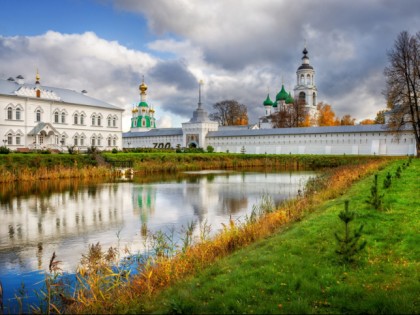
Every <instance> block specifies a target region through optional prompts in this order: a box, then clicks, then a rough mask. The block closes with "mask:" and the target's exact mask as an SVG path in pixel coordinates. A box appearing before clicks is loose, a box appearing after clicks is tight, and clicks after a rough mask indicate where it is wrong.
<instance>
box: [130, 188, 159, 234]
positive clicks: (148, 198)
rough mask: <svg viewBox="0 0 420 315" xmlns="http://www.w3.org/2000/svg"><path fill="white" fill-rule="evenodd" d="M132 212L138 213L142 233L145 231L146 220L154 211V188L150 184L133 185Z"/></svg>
mask: <svg viewBox="0 0 420 315" xmlns="http://www.w3.org/2000/svg"><path fill="white" fill-rule="evenodd" d="M132 198H133V213H134V214H137V215H140V220H141V226H142V227H141V229H142V235H145V233H146V232H147V221H148V220H149V217H150V216H151V215H153V213H154V212H155V205H156V188H155V187H153V186H152V185H141V186H137V185H133V193H132Z"/></svg>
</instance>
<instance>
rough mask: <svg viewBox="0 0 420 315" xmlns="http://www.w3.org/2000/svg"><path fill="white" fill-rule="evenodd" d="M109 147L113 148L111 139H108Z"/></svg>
mask: <svg viewBox="0 0 420 315" xmlns="http://www.w3.org/2000/svg"><path fill="white" fill-rule="evenodd" d="M108 146H109V147H110V146H111V137H109V138H108Z"/></svg>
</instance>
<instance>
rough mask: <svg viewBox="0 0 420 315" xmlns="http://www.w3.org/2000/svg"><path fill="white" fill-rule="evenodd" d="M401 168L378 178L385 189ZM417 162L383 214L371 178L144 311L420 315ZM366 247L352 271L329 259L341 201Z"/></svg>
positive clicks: (419, 166)
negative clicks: (371, 201) (370, 200)
mask: <svg viewBox="0 0 420 315" xmlns="http://www.w3.org/2000/svg"><path fill="white" fill-rule="evenodd" d="M402 163H403V161H396V162H394V163H393V164H392V165H391V166H390V167H388V168H386V169H385V170H383V171H381V172H380V173H379V183H380V187H381V191H383V189H382V183H383V179H384V178H385V175H386V172H388V171H390V172H391V174H392V175H394V174H395V170H396V168H397V166H398V165H402ZM419 174H420V160H418V159H417V160H413V162H412V164H411V165H410V166H409V167H408V168H407V169H406V170H403V172H402V176H401V178H400V179H396V178H393V180H392V186H391V187H390V188H389V189H388V192H387V194H386V196H385V197H384V203H385V208H386V210H385V211H376V210H373V209H369V206H368V205H367V204H366V203H364V200H365V199H366V198H367V197H368V195H369V191H370V187H371V185H372V182H373V176H370V177H368V178H367V179H364V180H362V181H361V182H359V183H358V184H356V185H354V186H353V187H352V188H351V189H350V191H349V192H348V193H346V194H345V195H344V196H342V197H341V198H337V199H335V200H331V201H328V202H327V203H325V204H324V205H323V206H322V207H321V208H320V209H319V210H318V211H317V212H315V213H313V214H311V215H309V216H307V217H306V218H305V219H304V220H302V221H301V222H299V223H295V224H293V225H291V226H289V227H288V228H287V229H285V230H284V231H283V232H282V233H278V234H276V235H273V236H272V237H270V238H268V239H266V240H263V241H260V242H257V243H255V244H253V245H251V246H249V247H247V248H245V249H242V250H240V251H238V252H236V253H234V254H232V255H231V256H229V257H227V258H225V259H222V260H220V261H218V262H217V263H215V264H214V265H213V266H211V267H209V268H207V269H206V270H204V271H202V272H201V273H200V274H198V275H196V276H195V277H194V278H191V279H188V280H186V281H184V282H182V283H180V284H179V285H176V286H173V287H171V288H170V289H168V290H166V291H164V292H163V294H162V295H161V296H160V297H158V298H157V299H156V300H154V301H153V302H152V304H151V305H148V306H146V307H145V308H143V307H144V306H142V307H141V310H140V309H138V310H134V311H145V310H146V311H148V312H153V311H155V312H159V313H162V312H164V313H167V312H169V313H171V312H176V313H361V312H363V313H418V312H419V310H420V298H419V294H418V293H419V292H420V285H419V267H420V264H419V261H420V250H419V246H418V244H420V236H419V233H418V231H419V230H420V220H419V214H420V200H419V198H418V192H419V188H420V181H419V177H420V175H419ZM345 199H349V200H350V209H351V210H354V211H356V212H357V218H356V219H355V220H354V221H353V222H352V227H353V228H355V227H357V226H359V225H360V224H364V234H363V239H365V240H366V241H367V242H368V245H367V248H366V249H365V251H364V252H363V253H362V254H360V255H359V256H358V258H357V260H356V262H355V264H354V265H352V266H341V265H340V264H339V263H338V260H337V255H336V254H335V253H334V250H335V249H336V242H335V238H334V236H333V234H334V232H336V231H338V232H341V231H342V225H341V224H342V223H341V221H340V220H339V219H338V216H337V215H338V213H339V212H340V211H341V210H342V209H343V208H344V206H343V205H344V200H345Z"/></svg>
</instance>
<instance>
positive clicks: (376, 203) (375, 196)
mask: <svg viewBox="0 0 420 315" xmlns="http://www.w3.org/2000/svg"><path fill="white" fill-rule="evenodd" d="M383 197H384V195H380V194H379V188H378V174H375V179H374V180H373V185H372V187H371V188H370V197H369V199H367V200H366V203H368V204H370V205H372V206H373V207H374V208H375V209H376V210H380V209H382V199H383Z"/></svg>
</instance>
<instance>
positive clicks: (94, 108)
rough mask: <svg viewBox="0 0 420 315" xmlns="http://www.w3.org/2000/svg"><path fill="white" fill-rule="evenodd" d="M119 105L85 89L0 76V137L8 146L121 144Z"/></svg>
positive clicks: (81, 147) (102, 146)
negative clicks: (79, 90)
mask: <svg viewBox="0 0 420 315" xmlns="http://www.w3.org/2000/svg"><path fill="white" fill-rule="evenodd" d="M122 112H123V109H121V108H118V107H116V106H113V105H111V104H108V103H105V102H102V101H100V100H97V99H94V98H91V97H89V96H87V95H86V93H81V92H80V93H79V92H76V91H72V90H67V89H61V88H53V87H46V86H41V85H40V84H39V77H38V76H37V81H36V83H35V84H25V83H23V82H22V81H20V82H16V81H14V80H13V79H11V78H9V79H8V80H0V136H2V138H3V139H2V142H3V143H2V144H3V145H5V146H6V147H8V148H9V149H11V150H20V149H22V148H28V149H56V150H60V151H64V150H67V147H71V146H74V148H75V149H77V150H80V151H85V150H87V148H88V147H91V146H94V147H96V148H98V149H99V150H111V149H113V148H117V149H121V148H122Z"/></svg>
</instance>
